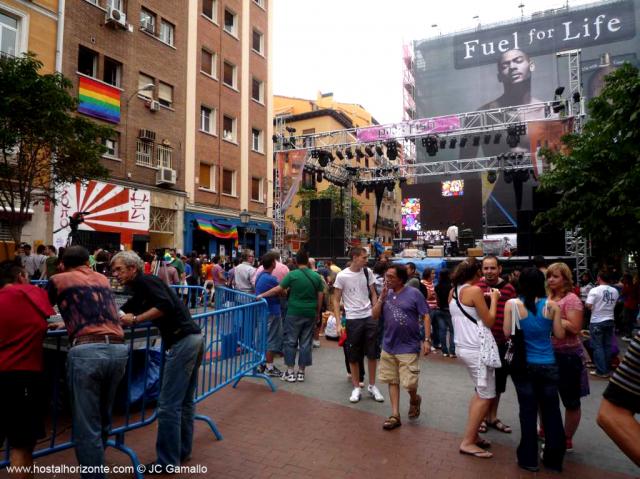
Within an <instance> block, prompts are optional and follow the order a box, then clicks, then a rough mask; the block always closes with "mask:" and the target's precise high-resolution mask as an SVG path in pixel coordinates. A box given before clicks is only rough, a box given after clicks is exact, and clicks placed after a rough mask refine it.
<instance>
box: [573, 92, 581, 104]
mask: <svg viewBox="0 0 640 479" xmlns="http://www.w3.org/2000/svg"><path fill="white" fill-rule="evenodd" d="M572 98H573V102H574V103H580V92H579V91H575V92H573V97H572Z"/></svg>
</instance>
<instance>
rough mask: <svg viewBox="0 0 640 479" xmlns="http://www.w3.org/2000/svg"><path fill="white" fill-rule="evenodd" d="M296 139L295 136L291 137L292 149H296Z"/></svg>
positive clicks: (290, 144)
mask: <svg viewBox="0 0 640 479" xmlns="http://www.w3.org/2000/svg"><path fill="white" fill-rule="evenodd" d="M296 139H297V138H296V137H295V136H290V137H289V146H290V147H291V148H295V147H296Z"/></svg>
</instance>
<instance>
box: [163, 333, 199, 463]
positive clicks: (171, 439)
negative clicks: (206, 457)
mask: <svg viewBox="0 0 640 479" xmlns="http://www.w3.org/2000/svg"><path fill="white" fill-rule="evenodd" d="M203 354H204V337H203V336H202V335H201V334H190V335H189V336H186V337H184V338H182V339H181V340H180V341H178V342H177V343H175V344H174V345H173V346H171V348H170V349H168V350H166V351H165V354H164V369H163V373H162V374H163V376H162V387H161V389H160V397H159V398H158V438H157V440H156V453H157V454H158V459H157V463H158V464H162V465H163V466H168V465H172V466H179V465H180V462H181V461H182V460H184V459H185V458H187V457H189V456H190V455H191V447H192V443H193V419H194V416H195V412H196V405H195V403H194V402H193V400H194V395H195V391H196V385H197V382H198V369H199V368H200V364H201V363H202V356H203Z"/></svg>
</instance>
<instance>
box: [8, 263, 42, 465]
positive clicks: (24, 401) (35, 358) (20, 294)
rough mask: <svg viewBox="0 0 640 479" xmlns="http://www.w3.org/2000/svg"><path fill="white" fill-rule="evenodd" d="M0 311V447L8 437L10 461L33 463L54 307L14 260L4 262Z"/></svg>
mask: <svg viewBox="0 0 640 479" xmlns="http://www.w3.org/2000/svg"><path fill="white" fill-rule="evenodd" d="M0 311H2V315H0V338H1V340H0V391H1V392H0V445H2V444H4V440H5V438H7V439H8V445H9V447H10V448H11V453H10V456H9V461H10V462H11V465H12V466H15V467H20V466H24V467H29V466H31V465H33V457H32V453H33V448H34V446H35V443H36V439H37V438H38V437H41V436H43V435H44V418H43V412H44V404H42V403H41V402H40V401H41V399H42V397H43V396H44V395H43V393H42V390H41V386H42V370H43V361H42V351H43V348H42V342H43V340H44V336H45V333H46V331H47V317H49V316H53V315H54V314H55V311H54V310H53V308H52V307H51V305H50V304H49V301H48V299H47V294H46V292H45V291H44V290H43V289H40V288H37V287H35V286H32V285H30V284H29V279H28V278H27V273H26V271H25V270H24V268H22V267H21V266H20V264H19V263H16V262H15V261H4V262H3V263H1V264H0ZM14 477H17V478H18V477H19V478H22V477H25V478H26V477H33V475H32V474H27V473H24V474H19V473H18V474H15V475H14Z"/></svg>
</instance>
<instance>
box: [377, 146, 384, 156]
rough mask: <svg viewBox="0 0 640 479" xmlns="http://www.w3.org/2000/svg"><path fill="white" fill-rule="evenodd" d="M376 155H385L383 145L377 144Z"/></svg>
mask: <svg viewBox="0 0 640 479" xmlns="http://www.w3.org/2000/svg"><path fill="white" fill-rule="evenodd" d="M376 155H378V156H384V150H383V149H382V146H380V145H376Z"/></svg>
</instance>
